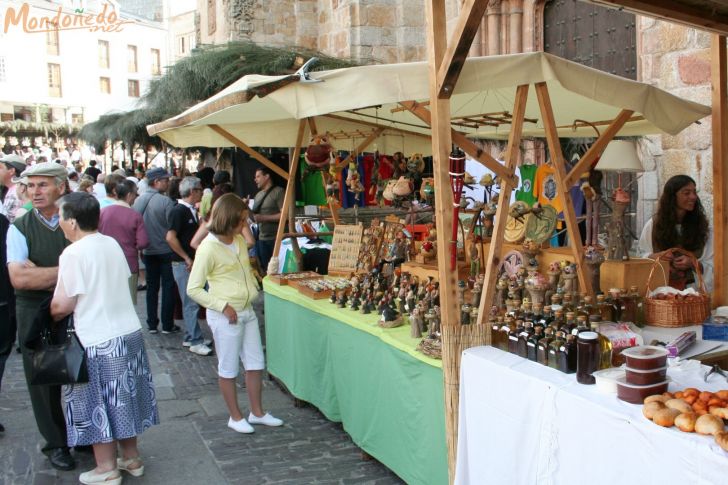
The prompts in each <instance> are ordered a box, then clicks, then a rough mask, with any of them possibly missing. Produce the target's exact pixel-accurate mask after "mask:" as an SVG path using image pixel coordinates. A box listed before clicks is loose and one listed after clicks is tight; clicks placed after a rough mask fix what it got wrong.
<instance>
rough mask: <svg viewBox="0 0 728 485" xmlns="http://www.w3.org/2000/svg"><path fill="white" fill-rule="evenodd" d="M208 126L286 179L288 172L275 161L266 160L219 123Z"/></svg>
mask: <svg viewBox="0 0 728 485" xmlns="http://www.w3.org/2000/svg"><path fill="white" fill-rule="evenodd" d="M210 128H211V129H212V130H213V131H216V132H217V133H219V134H220V135H222V136H223V137H225V139H227V140H228V141H230V142H232V143H233V144H234V145H235V146H236V147H238V148H240V149H241V150H243V151H244V152H245V153H247V154H248V155H250V156H251V157H253V158H255V159H256V160H258V161H259V162H260V163H262V164H263V165H265V166H266V167H268V168H269V169H270V170H272V171H273V172H275V173H277V174H278V175H280V176H281V177H283V178H284V179H286V180H288V172H286V171H285V170H283V169H282V168H281V167H279V166H278V165H276V164H275V163H273V162H271V161H270V160H268V159H267V158H265V157H264V156H263V155H261V154H260V153H258V152H256V151H255V150H253V149H252V148H250V147H249V146H248V145H246V144H245V143H243V141H242V140H240V139H239V138H237V137H235V135H233V134H232V133H230V132H229V131H227V130H226V129H225V128H223V127H221V126H220V125H210Z"/></svg>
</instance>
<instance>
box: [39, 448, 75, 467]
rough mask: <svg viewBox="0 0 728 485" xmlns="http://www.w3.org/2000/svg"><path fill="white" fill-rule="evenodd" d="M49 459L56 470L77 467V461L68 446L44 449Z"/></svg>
mask: <svg viewBox="0 0 728 485" xmlns="http://www.w3.org/2000/svg"><path fill="white" fill-rule="evenodd" d="M44 453H45V454H46V456H47V457H48V460H50V462H51V466H52V467H53V468H55V469H56V470H63V471H66V472H67V471H70V470H73V469H74V468H76V461H75V460H74V459H73V457H72V456H71V453H70V452H69V451H68V448H53V449H51V450H47V451H44Z"/></svg>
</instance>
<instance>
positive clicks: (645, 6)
mask: <svg viewBox="0 0 728 485" xmlns="http://www.w3.org/2000/svg"><path fill="white" fill-rule="evenodd" d="M590 1H591V2H592V3H598V4H601V5H605V6H608V7H612V8H618V9H620V10H621V9H626V10H629V11H630V12H634V13H637V14H642V15H647V16H649V17H657V18H661V19H663V20H667V21H668V22H677V23H680V24H683V25H688V26H690V27H697V28H699V29H703V30H708V31H711V32H715V33H718V34H722V35H726V34H728V18H726V16H725V15H717V14H716V13H715V12H713V11H712V9H711V7H710V6H709V5H710V3H712V2H705V3H703V4H702V5H701V4H700V2H690V3H692V4H694V5H688V2H684V1H678V0H590ZM714 3H721V2H714Z"/></svg>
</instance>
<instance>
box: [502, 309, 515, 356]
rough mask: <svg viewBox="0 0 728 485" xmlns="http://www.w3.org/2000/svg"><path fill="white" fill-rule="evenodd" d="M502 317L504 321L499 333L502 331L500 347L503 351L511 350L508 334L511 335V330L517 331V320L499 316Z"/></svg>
mask: <svg viewBox="0 0 728 485" xmlns="http://www.w3.org/2000/svg"><path fill="white" fill-rule="evenodd" d="M498 318H499V319H501V321H502V323H501V326H500V329H499V331H498V333H500V341H499V343H500V347H498V348H499V349H501V350H502V351H503V352H510V350H508V336H509V335H510V333H511V331H515V329H516V322H515V321H513V320H511V319H504V318H503V317H498Z"/></svg>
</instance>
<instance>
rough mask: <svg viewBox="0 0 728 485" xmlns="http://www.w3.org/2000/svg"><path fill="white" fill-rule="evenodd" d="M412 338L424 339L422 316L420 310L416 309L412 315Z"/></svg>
mask: <svg viewBox="0 0 728 485" xmlns="http://www.w3.org/2000/svg"><path fill="white" fill-rule="evenodd" d="M409 320H410V337H412V338H421V337H422V316H421V315H420V310H419V309H418V308H415V309H413V310H412V312H411V315H410V318H409Z"/></svg>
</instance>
